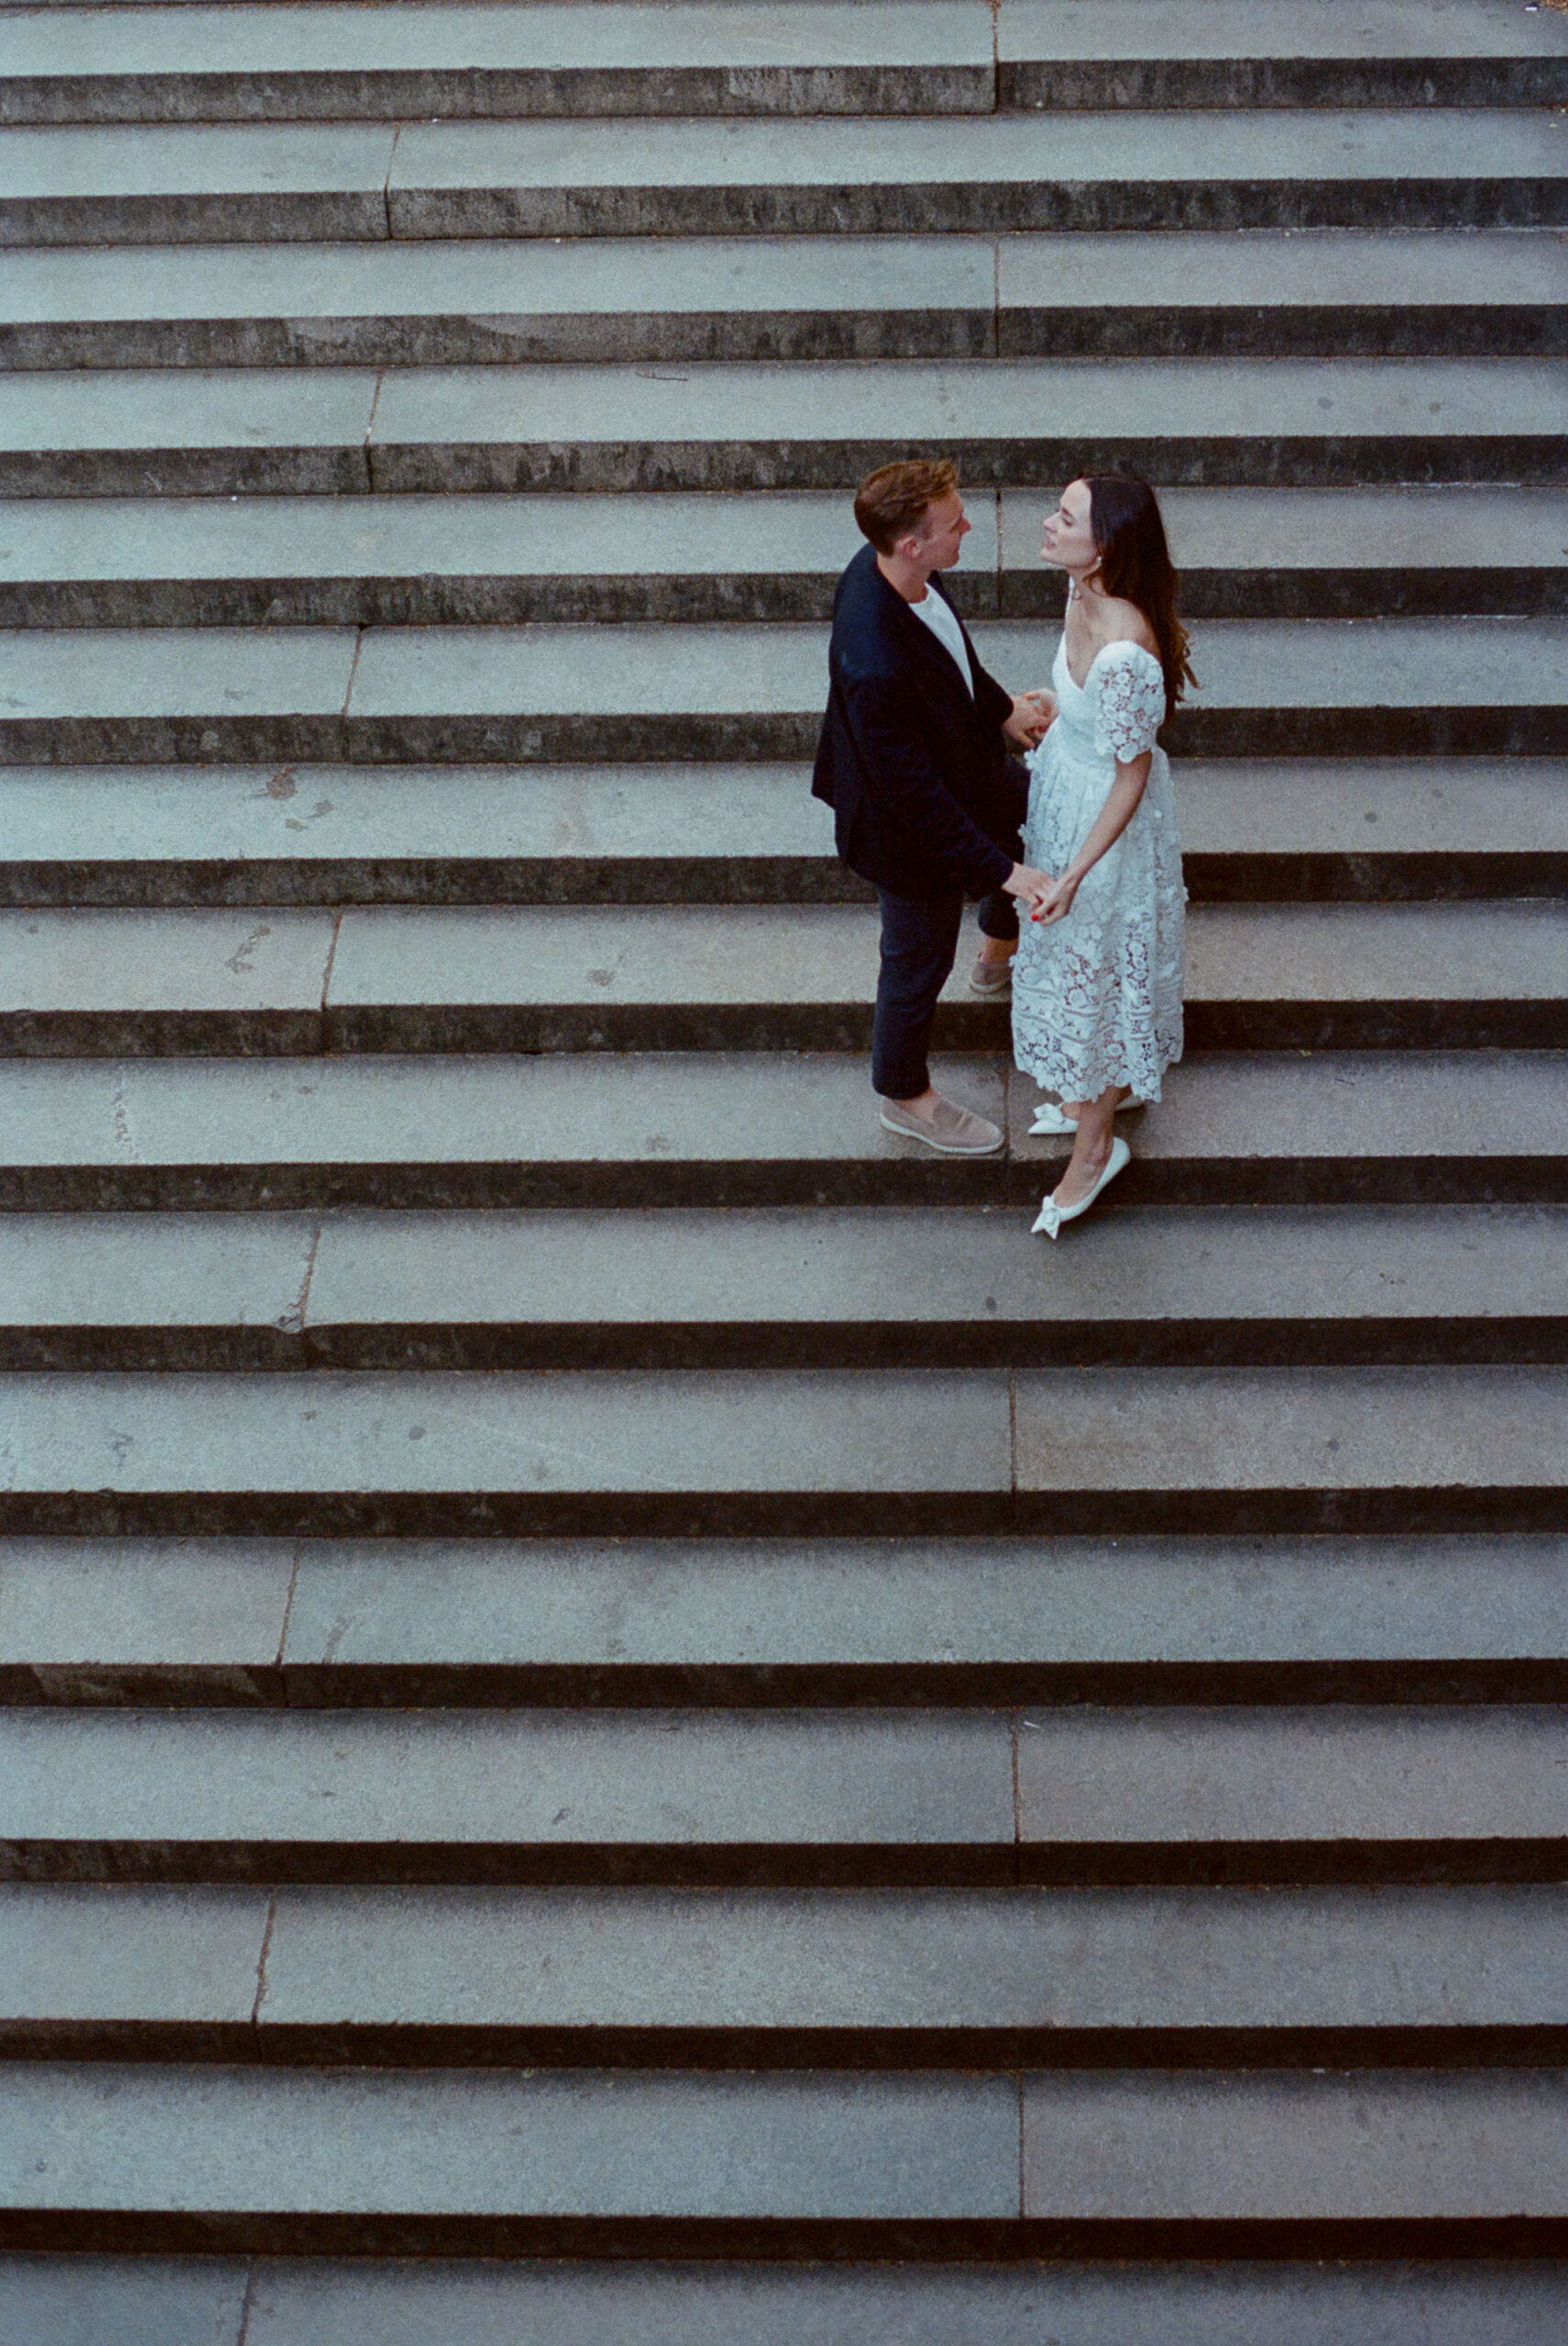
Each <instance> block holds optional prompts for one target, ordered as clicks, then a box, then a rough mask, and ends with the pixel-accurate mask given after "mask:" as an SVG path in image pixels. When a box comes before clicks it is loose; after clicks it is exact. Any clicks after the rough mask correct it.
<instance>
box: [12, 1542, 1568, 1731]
mask: <svg viewBox="0 0 1568 2346" xmlns="http://www.w3.org/2000/svg"><path fill="white" fill-rule="evenodd" d="M0 1573H3V1575H4V1585H5V1613H4V1625H5V1627H4V1640H3V1643H0V1666H3V1667H4V1669H5V1672H6V1673H7V1684H8V1686H9V1687H10V1689H11V1692H12V1698H13V1699H17V1700H20V1699H25V1698H27V1697H30V1698H32V1699H37V1700H39V1701H48V1702H57V1703H61V1704H74V1703H82V1704H93V1703H98V1702H105V1703H114V1702H134V1701H136V1700H137V1694H138V1690H140V1692H141V1694H142V1697H143V1698H144V1699H148V1700H150V1699H153V1695H152V1693H151V1691H150V1690H152V1689H153V1688H155V1687H156V1688H157V1689H158V1693H157V1699H158V1700H159V1701H169V1700H171V1699H183V1700H185V1701H187V1702H190V1703H200V1702H210V1703H214V1704H227V1703H244V1702H247V1701H248V1702H290V1703H302V1704H308V1703H311V1702H313V1701H316V1700H324V1699H331V1700H333V1701H336V1702H353V1701H356V1700H362V1701H366V1702H372V1703H373V1702H376V1701H378V1700H386V1699H398V1700H401V1701H404V1702H407V1701H410V1700H412V1699H415V1696H416V1694H417V1692H418V1687H419V1683H420V1676H419V1674H420V1673H421V1672H425V1673H426V1674H427V1675H426V1681H425V1683H430V1680H429V1675H428V1674H429V1673H430V1672H441V1673H444V1675H443V1676H442V1679H441V1682H440V1683H441V1684H442V1687H443V1691H444V1694H446V1695H447V1696H448V1697H449V1698H451V1699H455V1700H461V1701H462V1702H463V1703H464V1704H466V1705H472V1704H474V1703H476V1702H482V1701H483V1700H484V1698H485V1690H486V1688H487V1686H489V1687H491V1688H492V1689H493V1687H494V1685H495V1683H497V1681H496V1679H495V1677H494V1676H493V1675H491V1673H498V1672H499V1673H500V1674H501V1679H502V1682H503V1683H505V1684H506V1686H507V1688H508V1690H509V1692H510V1693H511V1694H515V1695H517V1696H520V1697H522V1696H526V1695H527V1694H528V1693H529V1691H530V1689H532V1691H533V1692H534V1693H535V1694H539V1693H540V1692H541V1690H542V1689H543V1688H544V1687H545V1686H546V1685H550V1686H553V1687H554V1688H559V1689H565V1690H568V1691H569V1690H570V1689H571V1688H573V1687H576V1688H577V1689H580V1690H582V1689H586V1688H587V1687H588V1686H593V1687H596V1688H597V1689H598V1690H599V1691H600V1692H601V1693H602V1694H603V1695H604V1697H605V1699H607V1700H608V1699H611V1698H612V1696H613V1697H616V1698H619V1699H620V1700H623V1701H637V1700H643V1699H646V1698H647V1696H646V1692H644V1693H641V1694H640V1693H639V1682H640V1681H641V1682H644V1683H645V1686H651V1685H655V1684H656V1685H659V1686H662V1687H663V1689H664V1690H666V1692H668V1693H669V1694H672V1695H673V1694H674V1690H675V1689H676V1688H677V1687H679V1688H684V1689H685V1699H686V1700H688V1701H696V1700H699V1699H702V1700H713V1701H718V1702H725V1701H730V1702H733V1701H736V1700H740V1701H751V1700H755V1701H759V1702H761V1701H764V1700H772V1701H786V1702H787V1701H790V1700H794V1699H799V1700H801V1701H803V1702H804V1701H813V1700H819V1699H821V1697H822V1695H823V1694H824V1693H825V1691H827V1690H828V1688H831V1689H833V1690H834V1699H837V1700H838V1701H839V1702H841V1703H842V1702H848V1701H851V1700H852V1701H857V1702H858V1701H861V1700H866V1701H872V1700H874V1701H878V1702H886V1701H890V1700H891V1701H894V1702H897V1701H898V1700H900V1698H901V1697H900V1691H899V1690H900V1688H901V1686H902V1688H903V1690H904V1691H903V1699H905V1700H907V1699H908V1694H909V1688H910V1686H911V1683H915V1681H914V1674H915V1673H916V1672H920V1673H922V1674H921V1676H920V1679H919V1681H918V1683H921V1684H922V1685H926V1686H931V1687H940V1688H941V1689H942V1692H941V1694H940V1695H939V1697H938V1696H936V1695H933V1697H932V1699H940V1700H943V1701H948V1702H951V1701H960V1702H961V1701H964V1700H966V1699H972V1698H973V1695H972V1693H971V1694H968V1695H966V1692H965V1689H966V1687H968V1688H970V1689H971V1690H973V1691H974V1692H976V1693H977V1692H978V1691H979V1688H980V1687H981V1685H982V1684H992V1685H993V1684H994V1675H993V1673H994V1672H995V1670H996V1669H998V1668H1008V1669H1014V1670H1016V1672H1019V1673H1025V1672H1031V1671H1032V1672H1034V1673H1035V1675H1036V1688H1037V1690H1038V1691H1039V1699H1041V1700H1045V1699H1047V1693H1046V1692H1045V1691H1044V1690H1047V1689H1048V1688H1049V1687H1050V1686H1051V1685H1052V1684H1053V1683H1071V1684H1073V1685H1074V1686H1077V1687H1087V1688H1094V1687H1098V1688H1099V1689H1100V1690H1101V1691H1102V1692H1108V1690H1109V1689H1110V1688H1112V1687H1113V1686H1119V1687H1124V1688H1126V1689H1129V1690H1131V1689H1135V1688H1136V1687H1138V1686H1141V1687H1142V1689H1143V1690H1144V1692H1145V1693H1146V1694H1152V1693H1153V1692H1154V1691H1155V1689H1156V1688H1157V1686H1159V1685H1161V1684H1162V1683H1163V1685H1164V1686H1165V1687H1166V1688H1167V1689H1168V1688H1169V1686H1170V1685H1172V1684H1173V1683H1178V1682H1177V1679H1176V1676H1175V1673H1177V1672H1179V1671H1180V1670H1181V1669H1182V1668H1183V1667H1184V1666H1190V1665H1196V1666H1198V1667H1200V1668H1201V1669H1203V1670H1205V1671H1207V1672H1222V1671H1223V1670H1224V1669H1226V1668H1230V1669H1232V1670H1233V1671H1234V1670H1235V1669H1238V1668H1240V1667H1243V1666H1247V1667H1250V1668H1252V1669H1253V1671H1254V1676H1253V1680H1252V1683H1253V1685H1254V1686H1255V1688H1262V1687H1263V1686H1266V1685H1267V1686H1271V1687H1272V1689H1273V1690H1275V1691H1276V1692H1279V1691H1281V1690H1282V1691H1284V1692H1285V1693H1286V1694H1289V1693H1290V1691H1291V1690H1292V1689H1294V1690H1295V1691H1296V1693H1297V1694H1298V1695H1299V1692H1300V1689H1301V1686H1302V1683H1303V1682H1302V1677H1301V1674H1300V1672H1296V1673H1294V1674H1292V1672H1290V1671H1289V1670H1288V1669H1286V1668H1283V1667H1282V1665H1287V1664H1292V1663H1301V1664H1306V1665H1318V1666H1320V1676H1319V1683H1321V1684H1322V1685H1324V1686H1326V1687H1328V1688H1329V1689H1330V1690H1331V1695H1332V1694H1340V1693H1343V1689H1344V1687H1345V1686H1346V1685H1348V1684H1349V1683H1350V1681H1349V1680H1347V1679H1345V1678H1344V1677H1343V1676H1336V1675H1335V1674H1334V1672H1333V1671H1332V1668H1331V1667H1330V1665H1333V1664H1343V1663H1356V1664H1361V1665H1366V1666H1370V1665H1377V1664H1387V1665H1403V1666H1406V1667H1409V1669H1411V1670H1412V1671H1415V1670H1418V1669H1419V1668H1420V1665H1422V1664H1434V1665H1441V1664H1444V1663H1446V1664H1448V1665H1450V1666H1451V1667H1452V1666H1455V1665H1458V1664H1461V1663H1464V1662H1465V1661H1486V1662H1492V1663H1497V1664H1510V1663H1511V1664H1514V1665H1518V1664H1519V1663H1520V1662H1523V1661H1539V1660H1541V1659H1548V1660H1552V1661H1558V1660H1560V1659H1561V1658H1562V1657H1563V1651H1564V1647H1563V1618H1564V1613H1563V1596H1564V1584H1565V1581H1568V1543H1565V1542H1564V1541H1563V1539H1562V1537H1561V1536H1555V1537H1553V1536H1545V1537H1539V1538H1530V1537H1526V1536H1520V1535H1519V1534H1512V1535H1510V1534H1508V1533H1498V1532H1492V1533H1477V1534H1475V1535H1474V1536H1471V1537H1455V1536H1450V1537H1447V1538H1400V1537H1397V1536H1387V1537H1383V1538H1380V1539H1376V1540H1365V1539H1363V1540H1357V1539H1354V1538H1348V1537H1343V1536H1341V1537H1332V1536H1324V1535H1322V1534H1319V1535H1316V1536H1314V1537H1313V1538H1310V1539H1293V1538H1291V1537H1289V1536H1288V1535H1285V1534H1279V1535H1277V1536H1276V1537H1275V1538H1273V1539H1272V1540H1268V1541H1266V1542H1263V1541H1259V1540H1241V1539H1225V1538H1222V1537H1218V1536H1214V1535H1210V1536H1206V1537H1205V1536H1190V1537H1183V1538H1165V1539H1156V1538H1140V1537H1136V1536H1134V1537H1125V1538H1121V1539H1117V1540H1082V1539H1080V1540H1072V1539H1061V1538H1058V1539H1051V1540H1027V1539H1021V1538H1013V1539H992V1540H930V1539H923V1538H919V1537H912V1538H909V1539H906V1540H899V1541H898V1542H897V1543H896V1544H894V1543H892V1542H889V1541H886V1540H879V1541H872V1540H862V1541H859V1542H857V1541H854V1540H839V1539H831V1538H823V1539H819V1540H813V1541H810V1542H802V1541H799V1540H795V1541H785V1540H751V1541H742V1540H665V1541H650V1540H630V1541H628V1540H620V1541H613V1542H606V1541H594V1540H570V1541H559V1540H534V1541H527V1542H525V1541H517V1540H467V1541H464V1540H444V1541H431V1540H417V1539H407V1540H383V1541H374V1540H324V1541H322V1540H316V1541H313V1540H304V1541H295V1540H255V1539H249V1540H247V1539H232V1540H178V1541H175V1540H81V1539H77V1540H61V1539H55V1540H23V1539H7V1540H5V1541H4V1543H3V1544H0ZM1271 1670H1272V1672H1273V1675H1272V1678H1271V1677H1270V1676H1269V1672H1270V1671H1271ZM988 1672H989V1673H992V1675H991V1676H990V1677H988V1676H987V1673H988ZM1074 1672H1076V1673H1077V1675H1076V1676H1073V1675H1072V1673H1074ZM1162 1672H1163V1673H1164V1676H1163V1681H1162V1676H1161V1673H1162ZM464 1673H468V1675H469V1683H468V1684H467V1686H466V1689H464V1688H463V1687H461V1686H460V1683H459V1681H460V1679H461V1678H462V1676H463V1674H464ZM1096 1673H1098V1674H1096ZM1118 1673H1120V1674H1119V1675H1118ZM1014 1683H1016V1682H1014ZM1186 1683H1189V1684H1190V1683H1191V1682H1190V1677H1189V1679H1188V1681H1187V1682H1186ZM1361 1683H1365V1670H1364V1672H1363V1680H1362V1682H1361ZM1380 1683H1384V1684H1386V1683H1387V1675H1385V1677H1384V1679H1383V1680H1382V1681H1381V1682H1380ZM1494 1683H1496V1682H1494ZM490 1698H491V1699H492V1700H493V1699H494V1694H493V1692H492V1694H491V1697H490ZM1257 1699H1263V1696H1262V1694H1258V1696H1257Z"/></svg>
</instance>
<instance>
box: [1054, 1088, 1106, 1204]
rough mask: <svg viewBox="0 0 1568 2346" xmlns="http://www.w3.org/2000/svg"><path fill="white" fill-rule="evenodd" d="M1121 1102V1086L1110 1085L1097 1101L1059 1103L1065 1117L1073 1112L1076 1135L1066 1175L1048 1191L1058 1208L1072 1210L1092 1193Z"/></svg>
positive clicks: (1103, 1166)
mask: <svg viewBox="0 0 1568 2346" xmlns="http://www.w3.org/2000/svg"><path fill="white" fill-rule="evenodd" d="M1120 1098H1121V1087H1120V1085H1118V1084H1114V1083H1112V1084H1108V1085H1107V1086H1106V1088H1105V1090H1104V1091H1102V1093H1101V1094H1100V1097H1099V1099H1098V1100H1080V1101H1077V1102H1073V1103H1072V1104H1071V1105H1069V1103H1068V1102H1066V1101H1064V1102H1062V1106H1063V1109H1064V1111H1065V1112H1066V1113H1067V1114H1068V1115H1069V1116H1070V1115H1072V1114H1073V1113H1075V1112H1076V1113H1077V1116H1078V1131H1077V1133H1076V1135H1074V1138H1073V1144H1072V1155H1071V1156H1070V1157H1069V1159H1068V1166H1067V1171H1066V1172H1065V1173H1064V1174H1063V1175H1062V1177H1061V1179H1060V1180H1059V1181H1058V1183H1057V1186H1056V1188H1055V1189H1053V1190H1052V1191H1051V1195H1052V1197H1053V1198H1054V1199H1055V1200H1056V1201H1057V1203H1058V1206H1075V1205H1076V1204H1077V1203H1078V1201H1079V1200H1080V1198H1081V1197H1083V1196H1084V1195H1085V1194H1086V1193H1087V1192H1088V1191H1089V1190H1091V1189H1092V1188H1093V1187H1094V1184H1095V1182H1096V1181H1098V1179H1099V1178H1100V1176H1101V1174H1102V1173H1103V1171H1104V1170H1105V1161H1106V1159H1107V1157H1109V1156H1110V1154H1111V1139H1112V1135H1113V1132H1114V1130H1115V1124H1116V1102H1117V1101H1118V1100H1119V1099H1120Z"/></svg>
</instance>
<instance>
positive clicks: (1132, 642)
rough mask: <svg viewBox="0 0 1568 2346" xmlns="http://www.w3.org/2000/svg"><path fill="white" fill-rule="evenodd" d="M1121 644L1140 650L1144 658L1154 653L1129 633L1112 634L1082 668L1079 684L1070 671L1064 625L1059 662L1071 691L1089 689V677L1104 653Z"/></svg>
mask: <svg viewBox="0 0 1568 2346" xmlns="http://www.w3.org/2000/svg"><path fill="white" fill-rule="evenodd" d="M1122 644H1125V645H1126V647H1127V650H1128V651H1129V652H1142V653H1143V655H1144V658H1145V659H1146V660H1153V659H1154V656H1155V655H1154V653H1153V652H1150V651H1149V650H1148V648H1147V647H1146V645H1145V644H1142V643H1139V642H1138V641H1137V640H1136V638H1135V637H1134V636H1130V635H1113V637H1112V639H1111V641H1110V642H1109V643H1102V645H1101V647H1100V649H1099V651H1098V652H1096V653H1095V655H1094V657H1093V659H1092V660H1091V662H1090V663H1089V665H1088V667H1087V668H1086V669H1085V670H1084V672H1083V682H1082V684H1080V683H1079V681H1078V678H1077V677H1076V676H1075V675H1074V674H1073V673H1072V663H1071V661H1070V660H1069V658H1068V656H1067V630H1066V628H1065V627H1064V628H1063V630H1062V631H1061V664H1062V670H1063V673H1064V674H1065V675H1066V677H1067V680H1068V683H1069V685H1071V686H1072V688H1073V691H1074V692H1075V693H1086V692H1087V691H1088V690H1089V679H1090V678H1091V676H1092V674H1094V671H1095V669H1096V668H1098V666H1099V665H1100V663H1101V662H1102V660H1103V659H1104V657H1105V654H1106V653H1107V652H1114V651H1116V650H1117V649H1118V647H1119V646H1120V645H1122Z"/></svg>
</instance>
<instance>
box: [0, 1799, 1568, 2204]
mask: <svg viewBox="0 0 1568 2346" xmlns="http://www.w3.org/2000/svg"><path fill="white" fill-rule="evenodd" d="M1565 1880H1568V1840H1562V1839H1533V1838H1525V1837H1519V1838H1517V1839H1516V1838H1512V1837H1510V1838H1508V1839H1486V1840H1460V1839H1455V1840H1439V1839H1435V1838H1433V1839H1423V1840H1409V1841H1407V1840H1397V1841H1383V1840H1369V1839H1365V1838H1359V1837H1346V1838H1344V1839H1340V1840H1323V1841H1305V1840H1301V1841H1290V1840H1279V1841H1235V1840H1215V1841H1205V1840H1197V1841H1163V1840H1161V1841H1152V1840H1151V1841H1116V1842H1110V1841H1104V1842H1060V1843H1058V1842H1041V1843H1026V1844H1024V1845H1019V1844H1017V1843H1015V1842H1013V1841H1007V1842H994V1843H986V1842H969V1841H966V1842H954V1843H936V1842H920V1843H913V1844H909V1845H903V1844H898V1845H894V1844H880V1845H874V1844H838V1843H830V1842H810V1843H802V1844H797V1845H791V1844H783V1843H777V1842H735V1843H714V1844H708V1845H696V1844H691V1843H669V1844H663V1843H649V1842H640V1841H620V1842H606V1843H593V1842H587V1841H580V1842H565V1843H561V1842H500V1841H495V1842H475V1841H430V1842H414V1841H408V1842H396V1841H387V1842H343V1841H331V1840H326V1839H323V1840H320V1841H250V1840H246V1839H244V1838H241V1837H231V1838H227V1839H224V1840H219V1841H167V1840H148V1841H143V1840H93V1841H88V1840H47V1841H46V1840H25V1841H24V1840H17V1839H16V1838H14V1837H12V1836H5V1837H4V1838H3V1839H0V1881H12V1882H23V1881H27V1882H90V1881H91V1882H122V1883H130V1882H148V1883H199V1882H209V1883H224V1882H247V1883H255V1884H258V1885H262V1886H267V1885H270V1884H272V1883H275V1882H280V1881H281V1882H289V1883H322V1884H337V1885H342V1886H371V1885H378V1886H386V1887H392V1886H396V1885H399V1884H400V1885H403V1886H405V1887H409V1888H414V1887H447V1888H470V1887H516V1888H524V1887H534V1888H560V1887H570V1888H592V1889H598V1888H620V1887H628V1886H631V1885H636V1884H641V1885H642V1886H644V1887H650V1888H652V1887H664V1888H685V1889H716V1888H726V1889H763V1888H767V1889H784V1890H790V1889H814V1890H839V1889H854V1890H882V1889H895V1890H902V1889H920V1888H931V1889H948V1890H952V1889H971V1890H973V1889H978V1890H1000V1889H1010V1888H1013V1887H1015V1886H1017V1885H1020V1884H1022V1885H1025V1886H1035V1887H1041V1888H1060V1889H1101V1888H1123V1889H1145V1888H1146V1889H1177V1888H1208V1887H1217V1886H1223V1887H1227V1888H1231V1889H1238V1888H1243V1887H1252V1886H1256V1887H1259V1888H1262V1887H1269V1888H1305V1887H1328V1886H1331V1885H1339V1886H1344V1887H1357V1888H1359V1887H1363V1886H1369V1885H1372V1884H1376V1885H1379V1886H1383V1885H1394V1884H1397V1885H1401V1886H1407V1887H1416V1886H1421V1885H1434V1884H1436V1885H1444V1886H1446V1885H1450V1884H1457V1883H1491V1884H1499V1885H1500V1884H1508V1883H1527V1882H1535V1883H1544V1882H1562V1881H1565ZM1064 2066H1065V2065H1064ZM0 2221H3V2218H0ZM3 2237H4V2235H3V2233H0V2239H3Z"/></svg>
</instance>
